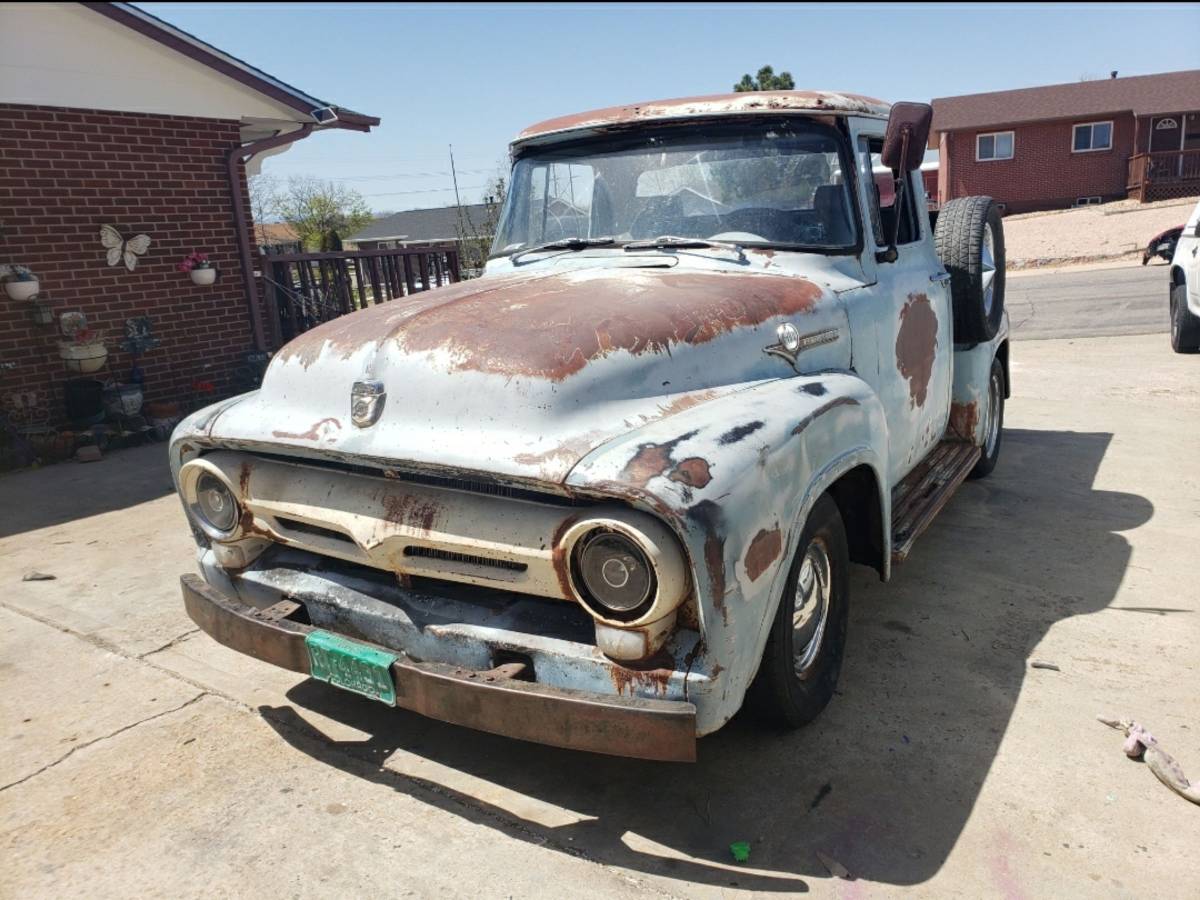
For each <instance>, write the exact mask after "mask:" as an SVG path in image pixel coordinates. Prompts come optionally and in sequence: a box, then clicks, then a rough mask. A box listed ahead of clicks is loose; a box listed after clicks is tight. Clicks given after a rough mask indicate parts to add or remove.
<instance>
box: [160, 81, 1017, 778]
mask: <svg viewBox="0 0 1200 900" xmlns="http://www.w3.org/2000/svg"><path fill="white" fill-rule="evenodd" d="M928 128H929V108H928V107H927V106H924V105H922V104H896V105H895V106H894V107H889V106H888V105H887V104H885V103H882V102H881V101H878V100H874V99H871V98H867V97H861V96H857V95H849V94H840V93H832V92H820V91H787V92H764V93H747V94H734V95H729V96H718V97H700V98H685V99H681V100H671V101H659V102H653V103H642V104H635V105H630V106H624V107H614V108H611V109H604V110H596V111H593V112H589V113H582V114H578V115H574V116H568V117H564V118H561V119H555V120H550V121H548V122H543V123H540V124H539V125H535V126H532V127H531V128H528V129H526V130H525V131H523V132H522V133H521V134H520V135H518V137H517V139H516V140H515V141H514V142H513V145H512V147H511V151H512V159H513V169H512V175H511V180H510V187H509V192H508V197H507V200H506V202H505V205H504V209H503V213H502V215H501V219H500V223H499V226H498V229H497V235H496V239H495V243H494V246H493V250H492V255H491V259H490V260H489V262H488V265H487V269H486V272H485V274H484V275H483V277H481V278H479V279H476V280H472V281H466V282H462V283H460V284H457V285H453V286H450V287H445V288H439V289H437V290H434V291H430V292H428V293H419V294H415V295H413V296H412V297H406V298H404V299H403V300H396V301H392V302H390V303H383V304H378V305H372V306H370V307H369V308H365V309H363V310H360V311H358V312H355V313H352V314H350V315H347V316H344V317H342V318H340V319H337V320H335V321H333V322H330V323H327V324H326V325H323V326H321V327H318V328H316V329H314V330H312V331H310V332H307V333H306V334H303V335H301V336H300V337H298V338H297V339H296V340H294V341H293V342H292V343H291V344H288V345H287V346H285V347H284V348H283V349H282V350H281V351H280V352H279V353H278V354H277V355H276V357H275V358H274V359H273V360H272V362H271V365H270V367H269V368H268V370H267V373H266V376H265V378H264V381H263V385H262V387H261V388H260V389H259V390H258V391H256V392H252V393H251V394H248V395H244V396H243V397H240V398H235V399H234V400H233V401H227V402H225V403H223V404H221V405H219V406H217V407H213V408H209V409H207V410H202V411H201V412H199V413H197V414H195V415H194V416H192V417H191V418H189V419H188V420H185V421H184V422H183V423H181V425H180V426H179V428H178V429H177V431H176V433H175V435H174V437H173V439H172V449H171V455H172V465H173V470H174V472H175V476H176V482H177V486H178V489H179V492H180V495H181V498H182V500H183V504H184V508H185V510H186V511H187V514H188V518H189V522H190V524H191V525H192V529H193V533H194V535H195V536H196V540H197V548H198V558H199V563H200V569H201V575H200V577H197V576H195V575H185V576H184V578H183V583H182V584H183V595H184V601H185V604H186V605H187V608H188V611H189V614H190V615H191V616H192V617H193V619H194V620H195V621H196V622H197V623H198V624H200V625H201V627H202V628H204V629H205V630H206V631H208V632H209V633H210V634H212V635H213V636H214V637H215V638H216V639H218V640H220V641H222V642H223V643H226V644H228V645H230V646H232V647H234V648H236V649H239V650H242V651H244V652H248V653H252V654H254V655H257V656H259V657H260V658H264V659H267V660H268V661H271V662H274V663H276V664H278V665H283V666H286V667H289V668H293V669H295V670H297V671H301V672H305V673H308V674H311V675H313V676H314V677H317V678H319V679H322V680H326V681H329V682H330V683H332V684H334V685H336V686H338V687H341V688H344V689H347V690H352V691H357V692H359V693H363V694H366V695H368V696H372V697H374V698H375V699H378V700H381V701H382V702H384V703H388V704H390V705H397V706H403V707H406V708H409V709H415V710H417V711H419V712H422V713H425V714H427V715H431V716H433V717H436V718H441V719H445V720H447V721H451V722H456V723H458V724H462V725H466V726H469V727H475V728H481V729H484V730H488V731H494V732H497V733H501V734H508V735H511V736H514V737H518V738H522V739H527V740H535V741H541V742H545V743H551V744H557V745H560V746H567V747H575V748H579V749H587V750H593V751H598V752H606V753H615V754H622V755H630V756H639V757H645V758H653V759H670V760H687V759H693V758H694V757H695V752H696V747H695V745H696V738H697V737H699V736H702V735H704V734H707V733H709V732H712V731H715V730H716V729H718V728H720V727H721V725H723V724H724V723H725V722H726V721H728V719H729V718H730V717H732V715H733V714H734V713H735V712H736V711H737V710H738V709H739V708H740V707H741V706H742V705H743V703H747V702H748V703H751V704H752V705H753V706H754V707H755V708H756V710H757V711H758V712H759V713H760V715H761V716H762V717H763V718H765V719H766V720H769V721H771V722H773V723H776V724H782V725H786V726H799V725H802V724H804V723H805V722H807V721H810V720H811V719H812V718H813V717H815V716H816V715H817V714H818V713H819V712H820V711H821V709H823V708H824V706H825V705H826V704H827V703H828V702H829V701H830V699H831V697H832V695H833V689H834V686H835V685H836V681H837V676H838V671H839V668H840V662H841V657H842V652H843V648H844V646H845V634H846V622H847V615H846V614H847V609H848V604H849V602H850V598H849V580H848V569H849V566H850V565H851V563H859V564H863V565H868V566H871V567H873V568H874V569H875V570H876V571H877V572H878V573H879V575H880V577H881V578H883V579H884V580H887V579H888V578H889V577H890V574H891V569H892V565H893V563H894V562H897V561H902V560H903V559H904V558H905V557H906V556H907V555H908V554H909V552H911V550H912V548H913V545H914V542H915V541H916V539H917V537H918V536H919V535H920V533H921V532H922V531H923V530H924V529H925V528H926V527H927V526H928V525H929V523H930V522H931V521H932V519H933V517H934V516H935V515H936V513H937V511H938V510H940V509H941V508H942V506H943V505H944V504H945V503H946V502H947V501H948V500H949V498H950V496H951V495H952V493H953V491H954V489H955V488H956V487H957V486H958V485H959V484H960V483H961V482H962V481H963V480H964V479H966V478H968V477H982V476H984V475H987V474H988V473H989V472H990V471H991V470H992V468H993V467H994V466H995V465H996V462H997V459H998V455H999V450H1000V438H1001V433H1002V424H1003V404H1004V399H1005V397H1007V395H1008V392H1009V380H1008V320H1007V314H1006V313H1005V312H1004V308H1003V290H1004V245H1003V230H1002V226H1001V221H1000V216H999V212H998V210H997V208H996V206H995V204H994V203H992V201H991V200H990V199H989V198H963V199H961V200H954V201H951V202H949V203H947V204H946V205H945V206H943V207H942V208H941V210H939V211H938V212H937V214H936V219H935V217H934V216H933V215H931V214H930V213H929V212H928V211H927V209H926V203H925V192H924V187H923V183H922V179H921V175H920V164H921V158H922V156H923V150H924V146H925V142H926V139H927V136H928Z"/></svg>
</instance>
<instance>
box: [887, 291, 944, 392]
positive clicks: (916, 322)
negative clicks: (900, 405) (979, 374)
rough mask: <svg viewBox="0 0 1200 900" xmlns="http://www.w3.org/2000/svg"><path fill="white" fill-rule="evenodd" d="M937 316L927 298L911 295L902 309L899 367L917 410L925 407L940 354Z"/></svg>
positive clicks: (897, 354) (899, 334)
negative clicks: (938, 350) (934, 362)
mask: <svg viewBox="0 0 1200 900" xmlns="http://www.w3.org/2000/svg"><path fill="white" fill-rule="evenodd" d="M937 328H938V321H937V315H936V314H935V313H934V311H933V306H932V305H931V304H930V302H929V298H928V297H927V296H926V295H925V294H909V295H908V302H907V303H905V304H904V306H903V307H902V308H901V309H900V332H899V333H898V334H897V335H896V365H897V367H898V368H899V369H900V374H901V375H903V376H904V378H905V380H907V381H908V395H909V399H910V400H911V401H912V406H913V409H916V408H917V407H919V406H924V405H925V397H926V394H927V393H928V391H929V379H930V378H931V377H932V375H933V358H934V354H935V353H936V352H937Z"/></svg>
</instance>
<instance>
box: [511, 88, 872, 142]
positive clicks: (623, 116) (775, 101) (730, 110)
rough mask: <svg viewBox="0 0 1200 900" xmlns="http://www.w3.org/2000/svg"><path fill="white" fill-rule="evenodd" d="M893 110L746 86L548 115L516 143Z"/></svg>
mask: <svg viewBox="0 0 1200 900" xmlns="http://www.w3.org/2000/svg"><path fill="white" fill-rule="evenodd" d="M890 109H891V106H890V105H889V104H887V103H885V102H884V101H882V100H876V99H875V98H874V97H864V96H862V95H860V94H845V93H841V92H840V91H746V92H744V93H737V94H710V95H708V96H705V97H679V98H676V99H674V100H650V101H647V102H645V103H633V104H629V105H628V106H610V107H607V108H605V109H593V110H589V111H588V112H581V113H575V114H573V115H569V116H560V117H558V118H556V119H547V120H546V121H544V122H538V123H537V124H536V125H530V126H529V127H528V128H526V129H525V130H524V131H522V132H521V133H520V134H518V135H517V137H516V139H515V140H514V141H513V144H514V145H516V144H524V143H527V142H540V141H541V140H542V139H543V138H550V139H553V138H555V137H557V136H558V135H560V134H564V133H567V132H574V131H589V130H603V129H605V128H612V127H618V126H622V125H631V124H636V123H640V122H653V121H669V120H672V119H691V118H708V117H711V116H729V115H755V114H762V113H778V112H782V113H823V114H832V115H856V116H871V117H874V118H887V115H888V111H889V110H890Z"/></svg>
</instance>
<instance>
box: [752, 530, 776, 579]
mask: <svg viewBox="0 0 1200 900" xmlns="http://www.w3.org/2000/svg"><path fill="white" fill-rule="evenodd" d="M782 552H783V536H782V535H781V534H780V533H779V526H778V525H776V526H775V527H774V528H772V529H771V530H770V531H767V530H766V529H765V528H762V529H760V530H759V532H758V534H756V535H755V536H754V540H752V541H751V542H750V547H749V548H748V549H747V550H746V559H745V563H746V574H747V575H749V576H750V580H751V581H758V579H759V577H760V576H761V575H762V573H763V572H765V571H767V569H768V568H770V566H771V563H773V562H775V560H777V559H779V554H780V553H782Z"/></svg>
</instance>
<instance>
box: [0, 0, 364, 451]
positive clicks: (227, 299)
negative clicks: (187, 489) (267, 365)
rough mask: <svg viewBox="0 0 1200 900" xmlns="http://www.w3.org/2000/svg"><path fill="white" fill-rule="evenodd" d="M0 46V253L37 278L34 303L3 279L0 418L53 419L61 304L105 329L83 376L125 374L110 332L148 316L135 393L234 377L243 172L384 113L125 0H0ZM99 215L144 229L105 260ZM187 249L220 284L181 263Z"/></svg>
mask: <svg viewBox="0 0 1200 900" xmlns="http://www.w3.org/2000/svg"><path fill="white" fill-rule="evenodd" d="M0 59H2V60H3V64H4V66H5V75H4V78H3V79H0V263H3V264H10V265H11V264H19V265H24V266H27V267H29V268H30V269H32V270H33V271H34V272H35V273H36V274H37V275H38V276H39V280H40V293H39V301H38V302H37V303H33V302H30V301H21V302H18V301H15V300H12V299H9V297H8V296H6V294H4V293H3V292H0V417H3V418H2V419H0V426H3V424H4V420H7V421H8V422H9V427H10V429H12V428H14V427H19V428H26V429H28V428H29V427H30V426H38V425H43V426H44V425H55V424H59V423H62V422H63V421H64V419H65V408H64V382H65V381H66V380H67V379H69V378H74V377H78V374H77V373H75V374H73V373H71V372H68V371H67V369H66V366H65V364H64V362H63V360H62V359H60V357H59V346H58V345H59V341H60V340H61V339H62V337H63V335H62V333H61V331H60V326H61V324H62V322H61V316H62V314H63V313H65V312H69V311H70V312H76V311H77V312H82V313H83V314H84V315H85V316H86V317H87V324H88V327H89V328H94V329H100V330H103V331H104V332H105V333H106V345H107V348H108V351H109V355H108V360H107V365H106V368H105V369H103V370H101V371H100V372H98V373H96V374H95V375H93V376H89V377H93V378H95V379H98V380H104V381H114V382H122V381H126V380H127V379H128V378H129V373H130V371H131V368H132V365H133V357H132V356H131V355H130V354H129V353H128V352H127V351H126V350H124V349H123V348H122V346H121V345H122V339H123V338H124V337H125V335H126V330H127V327H128V320H130V319H134V318H137V317H143V316H144V317H148V318H149V320H150V326H151V329H152V333H153V335H154V336H155V337H157V339H158V341H159V344H158V346H157V347H155V348H154V349H152V350H150V351H149V352H147V353H145V355H144V356H143V357H142V358H141V360H140V366H141V368H142V370H143V372H144V393H145V398H146V400H148V401H150V400H178V401H181V402H182V403H183V405H184V408H186V407H187V406H188V405H190V404H192V403H195V402H200V401H201V400H204V399H207V398H202V397H196V396H194V394H195V389H194V386H195V384H196V383H197V382H200V383H201V385H202V389H203V385H204V383H207V384H209V385H212V389H213V391H214V392H215V393H216V394H218V395H219V394H223V393H229V392H232V391H233V390H234V389H236V388H237V387H238V386H239V384H238V382H237V379H238V375H239V373H243V374H244V371H245V368H246V366H245V362H246V359H247V354H248V353H251V352H253V351H255V350H261V349H262V348H263V323H262V316H261V313H260V312H259V309H260V305H261V304H260V298H259V285H258V283H257V282H256V279H255V272H254V259H255V258H256V251H255V250H254V249H252V245H254V244H256V243H257V242H256V241H255V240H254V238H253V233H252V222H251V221H250V216H249V202H248V196H247V190H246V176H247V172H248V171H249V172H251V173H253V172H254V171H256V170H257V166H258V162H259V161H260V160H261V158H262V156H263V155H264V154H271V153H277V152H282V151H283V150H286V149H287V148H288V147H289V146H290V145H291V144H292V143H293V142H294V141H296V140H300V139H302V138H305V137H308V136H309V135H312V134H316V133H317V132H319V131H325V130H329V129H335V128H342V129H352V130H358V131H368V130H369V129H370V128H371V126H372V125H376V124H378V121H379V120H378V119H376V118H373V117H370V116H364V115H362V114H359V113H355V112H353V111H351V110H347V109H344V108H340V107H337V106H334V105H332V104H330V103H328V102H325V101H323V100H318V99H316V98H314V97H311V96H309V95H308V94H306V93H304V92H302V91H300V90H298V89H296V88H293V87H291V86H289V85H286V84H284V83H283V82H280V81H278V80H277V79H274V78H272V77H271V76H269V75H266V74H265V73H263V72H260V71H258V70H257V69H254V68H252V67H251V66H249V65H247V64H246V63H244V62H242V61H240V60H237V59H235V58H233V57H231V56H229V55H228V54H225V53H223V52H222V51H220V50H218V49H216V48H215V47H212V46H210V45H208V44H205V43H203V42H202V41H200V40H198V39H197V38H195V37H192V36H191V35H189V34H187V33H186V32H182V31H180V30H179V29H176V28H174V27H172V26H171V25H168V24H167V23H165V22H163V21H161V20H159V19H156V18H154V17H153V16H150V15H149V14H147V13H145V12H142V11H141V10H139V9H137V8H135V7H133V6H130V5H128V4H124V3H113V4H108V3H84V4H74V3H36V4H35V3H30V4H23V3H0ZM63 60H70V66H69V67H68V66H66V65H65V64H64V63H62V62H61V61H63ZM104 225H108V226H111V227H113V228H115V229H116V230H117V231H118V232H120V234H121V235H122V236H124V237H125V238H131V237H133V236H135V235H142V234H144V235H147V236H149V238H150V243H149V247H148V249H147V250H146V252H145V253H144V254H142V255H141V256H140V257H137V259H136V265H135V267H134V268H133V269H132V270H130V269H129V268H127V266H126V265H125V264H124V257H122V258H121V260H119V261H118V263H117V264H116V265H110V264H109V262H108V260H107V254H106V250H105V247H104V246H102V244H101V240H100V229H101V226H104ZM193 250H199V251H202V252H205V253H207V254H208V256H209V257H210V258H211V259H212V261H213V262H214V263H215V264H216V266H217V268H218V271H219V277H218V278H217V281H216V283H215V284H213V285H211V286H197V285H195V284H193V283H192V281H191V279H190V277H189V276H188V275H187V274H184V273H181V272H180V271H178V269H177V265H178V263H179V262H180V260H181V259H182V258H183V257H184V256H185V255H187V254H188V253H190V252H192V251H193ZM118 255H120V254H118ZM39 308H40V310H39ZM39 319H40V320H43V321H38V320H39ZM2 431H3V428H2V427H0V432H2ZM10 433H11V431H10ZM0 449H2V448H0ZM0 455H2V454H0Z"/></svg>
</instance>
